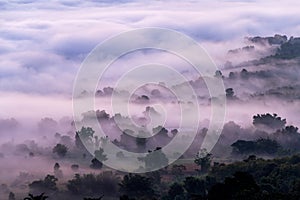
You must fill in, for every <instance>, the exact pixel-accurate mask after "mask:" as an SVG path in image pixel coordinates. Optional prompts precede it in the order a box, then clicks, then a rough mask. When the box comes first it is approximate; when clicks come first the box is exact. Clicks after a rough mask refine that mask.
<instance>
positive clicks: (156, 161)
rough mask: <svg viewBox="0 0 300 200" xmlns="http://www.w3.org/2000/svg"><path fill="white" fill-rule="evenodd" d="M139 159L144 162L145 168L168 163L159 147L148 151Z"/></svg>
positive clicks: (157, 167) (155, 167) (159, 166)
mask: <svg viewBox="0 0 300 200" xmlns="http://www.w3.org/2000/svg"><path fill="white" fill-rule="evenodd" d="M139 160H140V161H144V162H145V167H146V169H147V170H153V169H160V168H162V167H165V166H167V165H168V163H169V159H168V158H167V156H166V155H165V154H164V153H163V152H162V149H161V147H157V148H156V149H155V150H154V151H148V154H147V155H146V157H144V158H139Z"/></svg>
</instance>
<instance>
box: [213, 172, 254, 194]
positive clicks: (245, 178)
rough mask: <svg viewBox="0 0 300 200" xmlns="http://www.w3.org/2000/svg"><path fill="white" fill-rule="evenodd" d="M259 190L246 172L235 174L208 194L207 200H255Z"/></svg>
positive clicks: (215, 186)
mask: <svg viewBox="0 0 300 200" xmlns="http://www.w3.org/2000/svg"><path fill="white" fill-rule="evenodd" d="M259 191H260V189H259V187H258V185H257V184H256V182H255V180H254V178H253V177H252V176H251V175H250V174H248V173H247V172H236V173H235V174H234V177H233V178H230V177H227V178H226V179H225V181H224V183H218V184H216V185H214V186H212V188H211V189H210V191H209V192H208V199H209V200H219V199H224V200H231V199H247V200H251V199H255V196H256V195H258V193H259Z"/></svg>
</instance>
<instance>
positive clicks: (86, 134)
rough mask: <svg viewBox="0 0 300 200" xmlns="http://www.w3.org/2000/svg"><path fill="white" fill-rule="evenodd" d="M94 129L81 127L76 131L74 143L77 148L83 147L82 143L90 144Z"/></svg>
mask: <svg viewBox="0 0 300 200" xmlns="http://www.w3.org/2000/svg"><path fill="white" fill-rule="evenodd" d="M94 133H95V131H94V130H93V129H92V128H90V127H82V128H81V130H80V131H76V134H75V144H76V146H77V147H78V148H80V149H83V148H84V144H85V143H88V144H92V143H93V137H94Z"/></svg>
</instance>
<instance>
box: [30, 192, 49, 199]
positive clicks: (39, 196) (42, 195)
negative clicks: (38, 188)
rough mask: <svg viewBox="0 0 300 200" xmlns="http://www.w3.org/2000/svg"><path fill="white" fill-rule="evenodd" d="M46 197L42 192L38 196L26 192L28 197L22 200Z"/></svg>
mask: <svg viewBox="0 0 300 200" xmlns="http://www.w3.org/2000/svg"><path fill="white" fill-rule="evenodd" d="M46 199H48V196H44V193H42V194H40V195H38V196H33V195H32V194H28V197H25V198H24V200H46Z"/></svg>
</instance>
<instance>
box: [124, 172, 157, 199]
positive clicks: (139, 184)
mask: <svg viewBox="0 0 300 200" xmlns="http://www.w3.org/2000/svg"><path fill="white" fill-rule="evenodd" d="M119 186H120V192H121V193H122V194H123V195H128V196H129V197H135V198H138V199H142V198H143V197H147V198H153V197H154V196H155V192H154V189H153V183H152V181H151V179H150V178H148V177H145V176H141V175H138V174H135V175H133V174H128V175H125V176H124V177H123V180H122V181H121V182H120V184H119Z"/></svg>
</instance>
